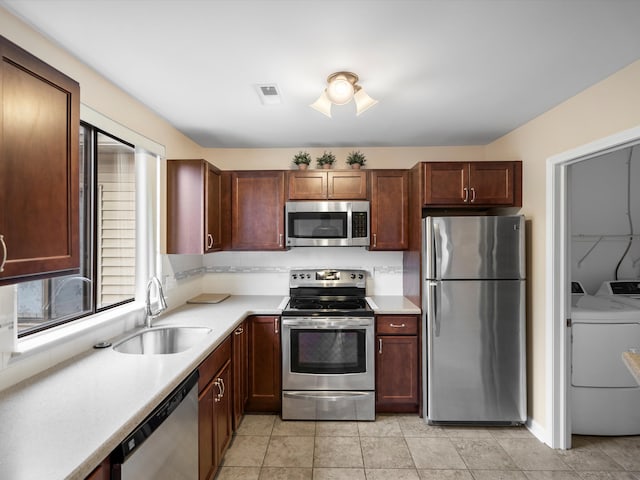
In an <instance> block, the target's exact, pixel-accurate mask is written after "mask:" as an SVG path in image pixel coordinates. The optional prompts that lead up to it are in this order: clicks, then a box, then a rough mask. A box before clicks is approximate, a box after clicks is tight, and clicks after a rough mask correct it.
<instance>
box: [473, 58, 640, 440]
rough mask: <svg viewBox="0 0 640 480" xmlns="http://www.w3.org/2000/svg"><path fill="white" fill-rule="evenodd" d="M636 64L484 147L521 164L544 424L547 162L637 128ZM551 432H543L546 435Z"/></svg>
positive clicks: (532, 341)
mask: <svg viewBox="0 0 640 480" xmlns="http://www.w3.org/2000/svg"><path fill="white" fill-rule="evenodd" d="M639 85H640V61H637V62H635V63H633V64H631V65H629V66H627V67H626V68H624V69H622V70H620V71H619V72H617V73H616V74H614V75H612V76H611V77H609V78H607V79H605V80H603V81H602V82H600V83H597V84H596V85H594V86H592V87H590V88H588V89H587V90H585V91H583V92H581V93H580V94H578V95H576V96H575V97H573V98H571V99H569V100H567V101H565V102H563V103H562V104H560V105H558V106H557V107H555V108H553V109H552V110H549V111H548V112H546V113H544V114H543V115H540V116H539V117H537V118H535V119H534V120H532V121H530V122H528V123H527V124H525V125H523V126H522V127H520V128H518V129H516V130H514V131H512V132H511V133H509V134H507V135H505V136H504V137H502V138H500V139H498V140H496V141H495V142H493V143H491V144H489V145H487V146H486V150H485V157H486V159H487V160H509V159H513V158H520V159H522V161H523V175H522V177H523V179H524V185H523V191H522V203H523V208H522V213H523V214H524V215H525V216H526V217H527V220H528V221H529V222H528V225H530V227H531V228H530V235H529V238H530V239H531V243H530V249H529V262H528V265H529V267H530V269H529V272H528V278H529V308H528V322H529V326H528V336H529V338H528V352H529V415H530V416H531V417H532V418H533V420H534V421H535V422H537V423H538V424H539V425H540V426H541V427H542V428H544V427H545V425H546V423H545V422H546V413H547V412H546V411H545V395H546V391H547V389H546V384H547V378H546V377H545V366H546V362H547V359H546V358H545V347H546V345H545V338H546V337H545V335H546V331H545V321H546V318H545V280H546V278H545V275H546V270H545V262H546V252H545V241H546V225H545V222H546V212H545V209H546V199H547V196H546V195H547V191H546V185H545V181H546V159H547V158H549V157H550V156H552V155H555V154H558V153H561V152H564V151H567V150H570V149H572V148H574V147H578V146H580V145H584V144H586V143H589V142H592V141H594V140H598V139H600V138H604V137H607V136H609V135H611V134H613V133H617V132H620V131H623V130H626V129H629V128H632V127H637V126H638V125H640V88H639ZM550 433H551V432H547V434H550Z"/></svg>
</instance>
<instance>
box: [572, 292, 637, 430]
mask: <svg viewBox="0 0 640 480" xmlns="http://www.w3.org/2000/svg"><path fill="white" fill-rule="evenodd" d="M571 291H572V313H571V324H572V349H571V364H572V365H571V366H572V368H571V419H572V427H571V430H572V433H575V434H580V435H638V434H640V386H638V384H637V383H636V381H635V379H634V378H633V376H632V375H631V373H630V372H629V370H628V369H627V367H626V366H625V364H624V363H623V361H622V352H625V351H627V350H629V349H630V348H637V347H638V345H640V309H638V308H636V307H633V306H630V305H625V304H624V303H621V302H618V301H616V300H613V299H611V298H608V297H599V296H592V295H588V294H586V292H585V290H584V288H582V285H580V283H579V282H572V285H571Z"/></svg>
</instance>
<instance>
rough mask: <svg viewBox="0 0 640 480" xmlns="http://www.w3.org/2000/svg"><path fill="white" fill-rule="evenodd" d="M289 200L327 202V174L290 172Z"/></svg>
mask: <svg viewBox="0 0 640 480" xmlns="http://www.w3.org/2000/svg"><path fill="white" fill-rule="evenodd" d="M288 176H289V195H288V198H289V200H325V199H326V198H327V172H314V171H293V172H289V174H288Z"/></svg>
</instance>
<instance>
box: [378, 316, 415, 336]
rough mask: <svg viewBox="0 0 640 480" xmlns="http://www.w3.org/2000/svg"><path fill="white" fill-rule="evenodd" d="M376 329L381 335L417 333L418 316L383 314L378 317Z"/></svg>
mask: <svg viewBox="0 0 640 480" xmlns="http://www.w3.org/2000/svg"><path fill="white" fill-rule="evenodd" d="M376 331H377V332H378V334H381V335H385V334H387V335H417V334H418V317H416V316H414V315H381V316H378V317H377V318H376Z"/></svg>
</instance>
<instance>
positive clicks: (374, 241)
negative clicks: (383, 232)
mask: <svg viewBox="0 0 640 480" xmlns="http://www.w3.org/2000/svg"><path fill="white" fill-rule="evenodd" d="M373 246H374V247H377V246H378V234H377V233H374V234H373Z"/></svg>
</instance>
